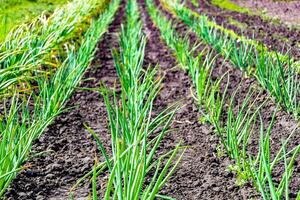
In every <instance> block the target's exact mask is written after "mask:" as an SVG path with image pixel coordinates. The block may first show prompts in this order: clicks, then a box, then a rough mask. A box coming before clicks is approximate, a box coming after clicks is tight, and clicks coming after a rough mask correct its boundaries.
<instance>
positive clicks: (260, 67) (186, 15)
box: [163, 1, 300, 120]
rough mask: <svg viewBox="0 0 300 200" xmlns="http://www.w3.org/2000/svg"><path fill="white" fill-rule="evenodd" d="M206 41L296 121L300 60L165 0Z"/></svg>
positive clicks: (298, 101)
mask: <svg viewBox="0 0 300 200" xmlns="http://www.w3.org/2000/svg"><path fill="white" fill-rule="evenodd" d="M163 2H164V4H167V7H168V8H169V9H172V11H173V12H175V13H176V16H178V17H179V18H180V19H181V20H182V21H183V22H184V23H186V24H187V25H188V26H189V27H190V28H191V29H192V30H193V31H194V32H195V33H196V34H197V35H198V36H199V37H200V38H201V39H202V40H203V41H205V42H206V43H207V44H209V45H211V46H212V47H213V48H214V49H215V50H216V51H217V52H219V53H220V54H222V55H223V56H224V57H225V58H228V59H229V61H230V62H231V63H232V64H233V65H234V66H236V67H238V68H239V69H241V70H243V71H244V72H245V73H246V74H247V75H250V76H254V77H255V78H256V79H257V80H258V81H259V83H260V84H261V86H262V87H263V88H265V89H266V90H267V91H268V92H269V93H270V95H271V96H272V97H274V98H275V99H276V101H277V102H278V103H280V104H281V105H282V107H283V108H285V109H286V110H287V111H288V112H289V113H292V114H293V115H294V118H295V119H296V120H298V119H299V116H300V82H299V73H298V71H297V70H296V69H297V65H298V64H297V62H295V61H293V59H292V58H291V57H290V56H289V55H288V54H287V55H285V56H282V55H280V54H279V53H277V52H269V51H267V50H266V49H265V48H264V47H262V46H259V45H258V44H256V43H255V42H253V40H248V39H243V38H239V37H237V36H235V35H233V34H230V33H229V32H228V31H224V29H221V28H218V27H217V25H215V24H214V23H213V22H212V21H209V20H208V19H207V17H206V16H205V15H202V16H195V14H194V15H193V14H191V13H193V12H192V11H191V10H190V9H188V8H186V7H184V5H183V4H179V3H176V2H168V1H163Z"/></svg>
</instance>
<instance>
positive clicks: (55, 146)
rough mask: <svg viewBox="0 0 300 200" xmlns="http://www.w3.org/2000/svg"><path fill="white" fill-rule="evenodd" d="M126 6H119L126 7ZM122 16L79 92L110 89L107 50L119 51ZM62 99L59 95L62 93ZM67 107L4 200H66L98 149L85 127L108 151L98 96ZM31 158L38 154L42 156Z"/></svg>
mask: <svg viewBox="0 0 300 200" xmlns="http://www.w3.org/2000/svg"><path fill="white" fill-rule="evenodd" d="M124 4H125V3H124V2H123V4H122V7H124ZM123 14H124V8H121V9H120V10H119V11H118V14H117V16H115V20H114V21H113V23H112V24H111V25H110V28H109V30H108V32H107V33H106V34H105V35H104V37H103V38H102V41H101V42H100V43H99V46H98V49H97V52H96V54H95V59H94V60H93V62H92V64H91V67H90V68H89V69H88V71H87V72H86V73H85V75H84V78H85V79H89V80H86V81H84V82H83V83H82V84H81V87H92V88H95V87H99V83H100V82H103V83H104V84H105V85H108V86H109V87H113V85H114V83H115V81H116V80H117V74H116V71H115V67H114V62H113V58H112V55H111V49H112V48H117V47H118V39H117V38H118V36H117V33H118V32H119V31H120V24H121V21H122V17H123ZM62 95H63V94H62ZM67 108H71V109H70V110H69V111H66V112H65V113H63V114H62V115H61V116H59V117H58V118H57V119H56V120H55V122H54V123H53V125H51V126H50V127H49V128H48V129H47V130H46V131H45V133H44V134H43V135H42V136H41V137H40V139H38V140H37V141H35V144H34V145H33V148H32V153H31V156H32V157H33V158H32V159H30V160H29V161H28V162H27V163H25V164H26V165H29V166H30V167H29V168H28V169H26V170H24V171H22V172H20V173H19V174H18V175H17V177H16V179H15V180H14V181H13V183H12V184H11V186H10V188H9V190H8V192H7V194H6V198H8V199H14V200H17V199H22V200H24V199H47V200H49V199H52V200H55V199H57V200H61V199H69V198H68V195H69V194H68V192H69V189H70V188H71V187H72V186H73V185H74V184H75V183H76V181H77V180H78V179H79V178H81V177H82V176H83V175H85V174H86V173H87V172H88V171H90V170H91V169H92V166H93V162H94V157H95V153H96V152H97V153H99V152H98V151H96V149H97V146H96V144H95V142H94V139H93V138H92V137H91V135H90V134H89V133H88V132H87V131H86V129H85V127H84V123H86V124H88V125H89V126H90V127H91V128H92V129H93V130H95V132H96V133H97V134H98V135H99V136H100V138H101V139H102V140H103V143H104V145H105V147H108V146H109V142H110V135H109V130H108V127H107V114H106V108H105V104H104V101H103V98H102V97H101V95H100V94H99V93H97V92H93V91H89V90H80V89H78V90H77V91H76V92H75V93H74V94H73V96H72V98H71V99H70V101H69V102H68V104H67ZM41 153H42V155H38V156H36V157H34V156H35V155H36V154H41ZM78 188H79V189H78V190H77V191H76V194H75V199H86V198H87V196H88V192H89V190H88V187H87V186H79V187H78Z"/></svg>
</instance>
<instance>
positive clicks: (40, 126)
mask: <svg viewBox="0 0 300 200" xmlns="http://www.w3.org/2000/svg"><path fill="white" fill-rule="evenodd" d="M119 3H120V0H114V1H112V3H111V4H110V6H109V7H108V9H107V10H106V11H105V12H104V13H102V14H101V15H100V16H99V19H97V20H95V21H93V22H92V24H91V27H90V28H89V29H88V30H87V32H86V33H85V35H84V37H83V39H82V41H81V45H80V47H79V48H78V49H77V50H76V51H75V50H73V48H69V49H70V50H69V51H68V52H67V57H66V59H65V60H64V61H63V62H62V64H61V66H59V68H58V69H57V71H56V72H55V74H54V75H53V76H52V77H50V78H48V77H39V78H38V79H37V90H35V91H34V92H31V94H30V95H29V96H26V97H25V96H23V95H22V96H21V95H18V91H15V94H14V95H13V97H12V98H11V99H10V100H9V102H8V103H6V102H4V105H3V106H4V108H3V110H2V111H3V112H1V122H0V196H1V195H3V194H4V192H5V189H6V188H7V187H8V186H9V184H10V182H11V181H12V179H13V178H14V177H15V176H16V173H17V172H18V171H20V170H22V169H25V168H26V166H23V167H22V164H23V163H24V161H26V159H27V157H28V154H29V152H30V149H31V146H32V143H33V141H34V140H35V139H36V138H38V137H39V136H40V135H41V134H42V132H43V131H44V130H45V129H46V127H47V126H48V125H49V124H51V123H52V122H53V120H54V118H55V117H56V116H57V115H59V114H60V113H61V112H63V111H64V107H65V104H66V102H67V100H68V99H69V98H70V96H71V94H72V92H73V91H74V89H75V87H76V86H77V85H78V84H79V82H80V80H81V78H82V76H83V73H84V72H85V71H86V69H87V67H88V65H89V63H90V61H91V59H92V58H93V54H94V51H95V47H96V44H97V42H98V40H99V39H100V38H101V36H102V35H103V34H104V32H105V31H106V30H107V27H108V25H109V23H110V22H111V21H112V18H113V15H114V13H115V12H116V10H117V8H118V5H119ZM62 94H63V95H62Z"/></svg>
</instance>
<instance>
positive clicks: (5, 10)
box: [0, 0, 68, 41]
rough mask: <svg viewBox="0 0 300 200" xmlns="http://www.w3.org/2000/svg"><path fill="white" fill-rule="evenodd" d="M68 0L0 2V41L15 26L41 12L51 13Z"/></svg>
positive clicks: (6, 0)
mask: <svg viewBox="0 0 300 200" xmlns="http://www.w3.org/2000/svg"><path fill="white" fill-rule="evenodd" d="M67 1H68V0H0V41H2V40H3V39H4V38H5V36H6V35H7V34H8V32H9V31H10V30H11V29H12V28H14V27H15V26H16V25H20V24H22V23H26V22H29V21H30V20H32V19H33V18H35V17H38V16H39V15H40V14H41V13H42V12H46V13H47V12H49V13H50V12H52V11H53V10H54V9H55V8H56V7H57V6H60V5H63V4H65V3H66V2H67Z"/></svg>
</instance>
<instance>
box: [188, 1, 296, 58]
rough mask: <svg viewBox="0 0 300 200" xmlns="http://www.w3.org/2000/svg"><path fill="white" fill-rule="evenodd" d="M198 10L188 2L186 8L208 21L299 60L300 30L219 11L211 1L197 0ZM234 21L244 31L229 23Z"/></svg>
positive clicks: (239, 14) (252, 16) (253, 16)
mask: <svg viewBox="0 0 300 200" xmlns="http://www.w3.org/2000/svg"><path fill="white" fill-rule="evenodd" d="M198 1H199V2H200V6H199V8H195V7H194V6H193V5H192V4H191V3H190V1H187V2H188V6H189V7H191V8H192V9H193V10H195V11H197V12H198V13H203V14H206V15H207V16H208V17H209V18H210V19H214V20H215V21H216V23H218V24H220V25H223V26H224V27H226V28H228V29H231V30H234V31H235V32H236V33H238V34H242V35H245V36H247V37H249V38H254V39H255V40H257V41H259V42H261V43H263V44H265V45H266V46H267V47H268V48H269V49H271V50H277V51H279V52H283V53H286V52H290V53H291V55H293V56H294V57H295V58H297V59H298V58H300V48H299V46H298V45H299V38H300V30H297V29H293V28H290V27H289V26H286V25H284V24H278V23H272V22H271V21H269V20H265V19H263V18H262V17H260V16H258V15H249V14H246V13H240V12H235V11H230V10H225V9H221V8H219V7H217V6H215V5H213V4H212V3H211V0H198ZM230 19H234V20H236V21H238V22H240V23H243V24H245V25H246V27H245V29H241V28H238V27H237V26H236V25H234V24H232V23H231V22H230Z"/></svg>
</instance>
